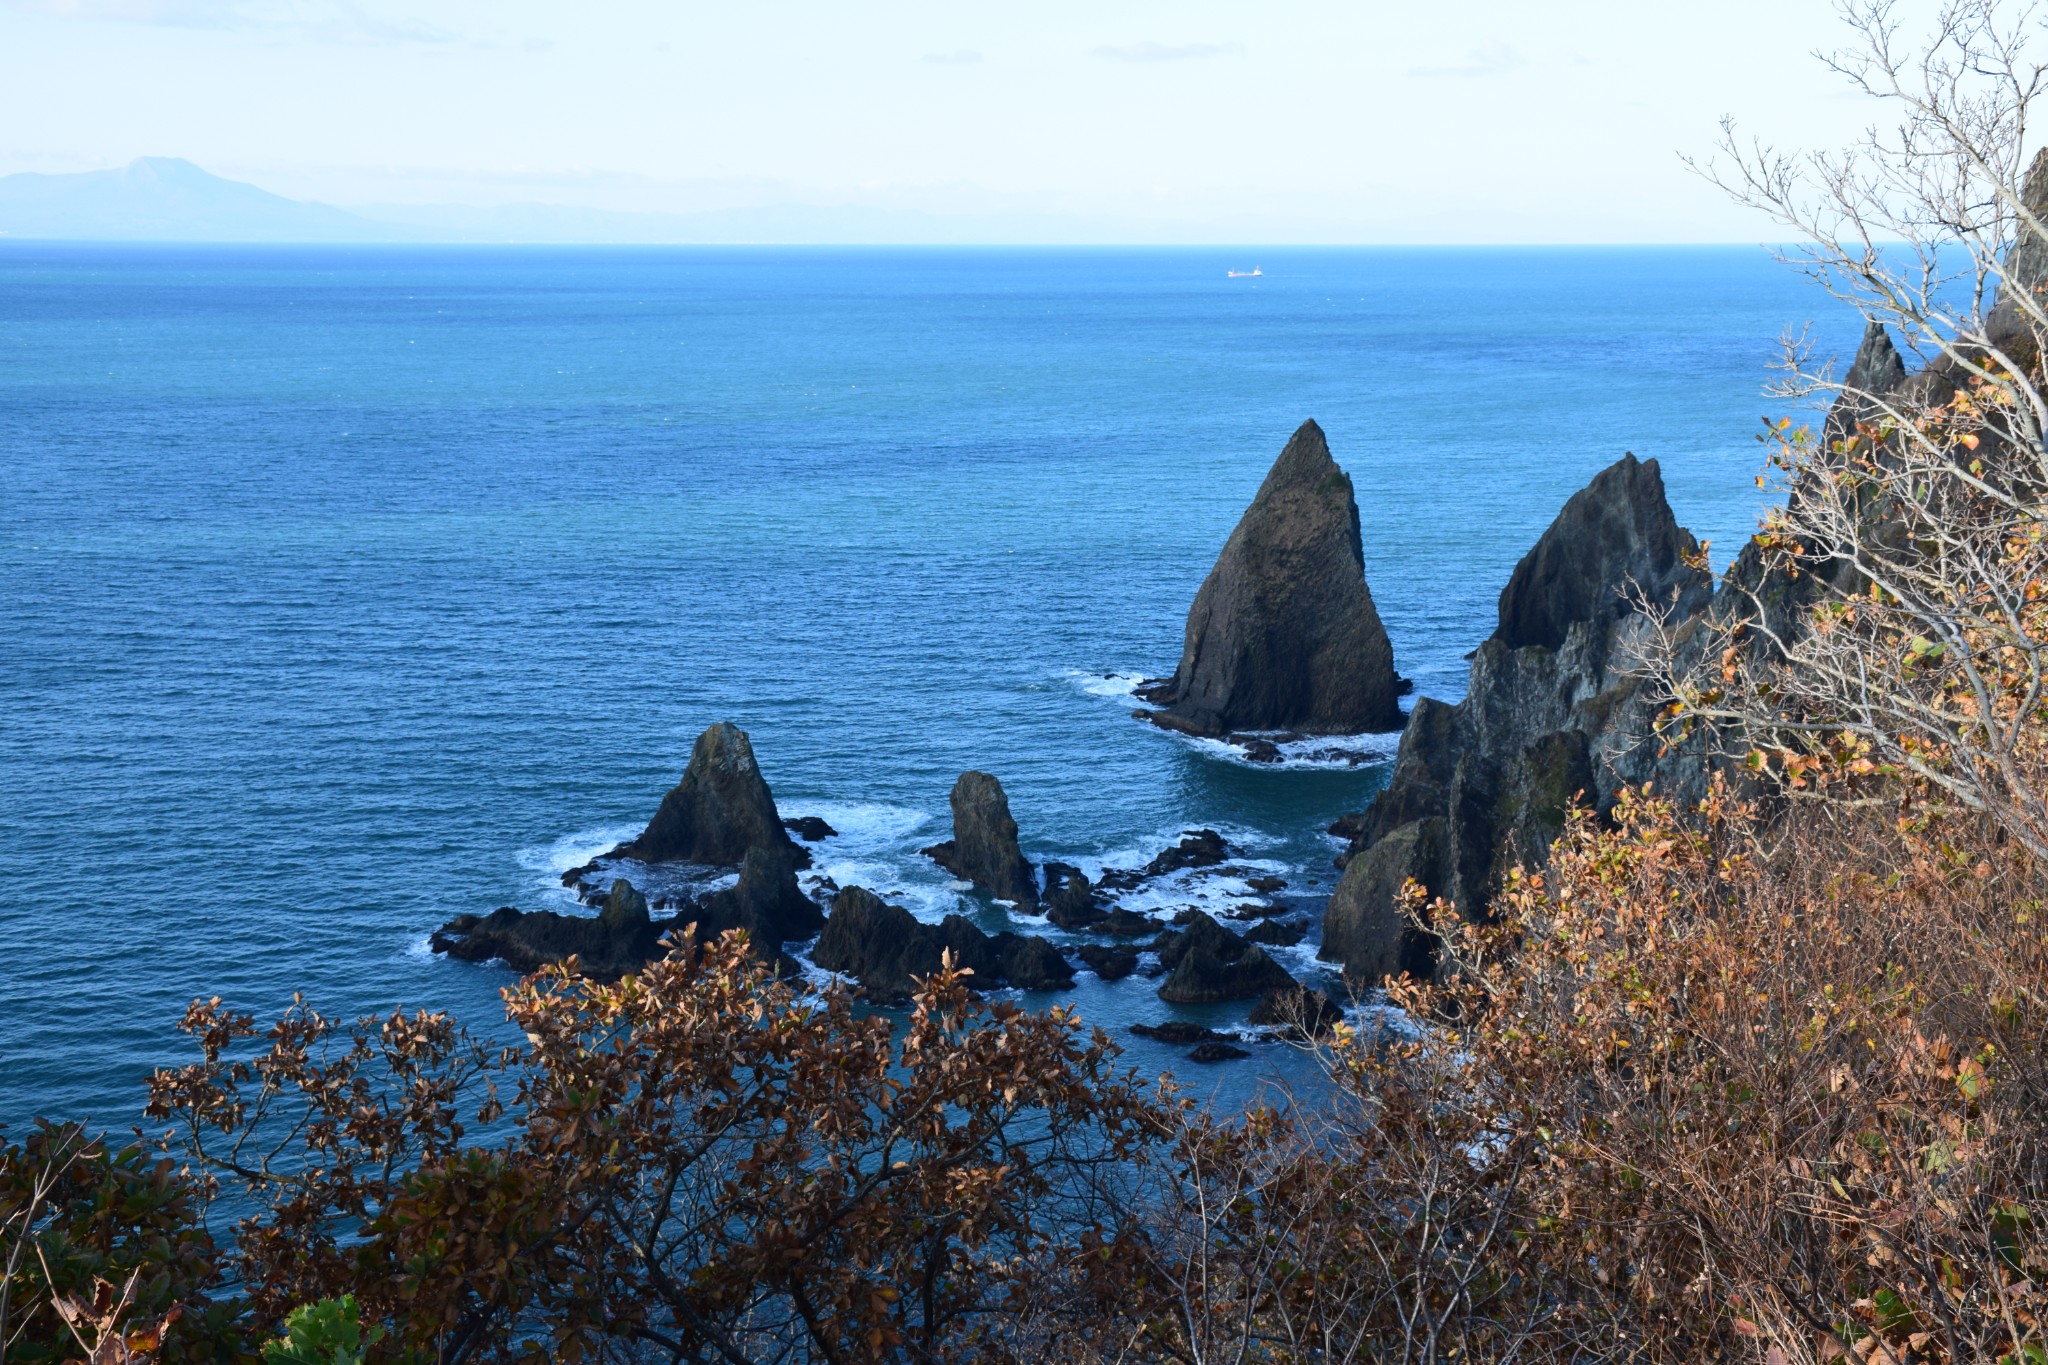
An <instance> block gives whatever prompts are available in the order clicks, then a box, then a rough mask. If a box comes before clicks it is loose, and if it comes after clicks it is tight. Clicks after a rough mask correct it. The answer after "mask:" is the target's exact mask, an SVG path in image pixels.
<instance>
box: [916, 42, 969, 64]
mask: <svg viewBox="0 0 2048 1365" xmlns="http://www.w3.org/2000/svg"><path fill="white" fill-rule="evenodd" d="M918 60H919V61H921V62H923V63H924V64H925V65H927V66H979V65H981V54H980V53H979V52H976V51H975V50H974V49H973V48H968V47H963V48H960V49H959V50H957V51H954V52H927V53H925V54H924V56H922V57H919V58H918Z"/></svg>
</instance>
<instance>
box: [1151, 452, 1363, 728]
mask: <svg viewBox="0 0 2048 1365" xmlns="http://www.w3.org/2000/svg"><path fill="white" fill-rule="evenodd" d="M1399 693H1400V681H1399V679H1398V678H1397V677H1396V676H1395V674H1394V650H1393V646H1392V644H1391V643H1389V641H1388V639H1387V632H1386V628H1385V627H1384V626H1382V625H1381V624H1380V616H1379V612H1378V610H1377V609H1376V608H1375V607H1374V606H1373V600H1372V591H1371V589H1370V588H1368V587H1367V586H1366V582H1365V553H1364V548H1363V545H1362V543H1361V541H1360V538H1359V530H1358V504H1357V501H1356V500H1355V499H1354V498H1353V496H1352V491H1351V479H1350V477H1349V476H1348V475H1346V474H1345V473H1344V471H1343V470H1342V469H1340V468H1338V466H1337V462H1336V461H1335V460H1334V459H1332V458H1331V456H1330V446H1329V442H1328V441H1327V440H1325V439H1324V437H1323V430H1322V428H1321V427H1319V426H1317V425H1316V424H1315V423H1314V422H1312V421H1310V422H1303V423H1302V424H1301V427H1300V429H1299V430H1298V431H1296V432H1295V433H1294V436H1293V439H1291V440H1290V441H1288V443H1287V446H1286V448H1285V449H1284V450H1282V451H1281V452H1280V458H1279V459H1277V460H1275V461H1274V462H1273V467H1272V469H1271V470H1270V471H1269V472H1268V473H1267V475H1266V479H1265V482H1264V483H1262V484H1260V485H1259V491H1258V495H1257V496H1256V497H1254V498H1253V499H1252V504H1251V506H1250V507H1249V508H1247V509H1246V510H1245V513H1244V516H1243V518H1242V519H1240V520H1239V522H1238V524H1237V528H1236V529H1235V530H1233V531H1232V532H1231V533H1230V538H1229V540H1227V541H1226V542H1225V543H1224V546H1223V552H1222V553H1221V554H1220V555H1218V556H1217V559H1216V565H1215V567H1214V568H1212V569H1211V570H1210V571H1209V576H1208V577H1207V578H1206V579H1204V580H1203V582H1202V586H1201V589H1200V591H1198V592H1197V593H1196V594H1195V600H1194V605H1193V606H1192V607H1190V608H1189V610H1188V620H1187V635H1186V639H1185V642H1184V644H1183V647H1182V650H1181V658H1180V666H1179V667H1178V668H1177V669H1176V670H1175V671H1174V673H1173V676H1172V677H1170V678H1167V679H1164V680H1162V681H1159V682H1155V683H1150V684H1147V685H1146V686H1144V687H1142V688H1140V689H1139V692H1138V695H1139V696H1140V697H1141V698H1142V699H1144V700H1146V701H1149V702H1152V703H1154V704H1156V705H1157V706H1159V707H1160V708H1161V709H1160V710H1157V711H1141V712H1139V713H1138V714H1139V715H1140V716H1142V717H1144V718H1145V719H1148V720H1151V721H1152V722H1153V723H1154V724H1157V725H1160V726H1164V727H1166V728H1168V729H1172V730H1179V731H1182V732H1185V733H1187V734H1192V735H1202V736H1212V737H1221V736H1227V735H1230V734H1232V733H1233V732H1236V731H1256V730H1268V731H1270V730H1284V731H1290V732H1296V733H1300V734H1306V735H1327V734H1358V733H1362V732H1365V731H1373V730H1395V729H1399V728H1400V726H1401V711H1400V706H1399V704H1398V702H1397V701H1396V698H1397V697H1398V695H1399Z"/></svg>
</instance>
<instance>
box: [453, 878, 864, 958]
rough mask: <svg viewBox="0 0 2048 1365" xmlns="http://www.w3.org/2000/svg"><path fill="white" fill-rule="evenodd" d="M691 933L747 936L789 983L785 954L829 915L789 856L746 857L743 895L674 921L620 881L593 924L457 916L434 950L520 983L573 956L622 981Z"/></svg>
mask: <svg viewBox="0 0 2048 1365" xmlns="http://www.w3.org/2000/svg"><path fill="white" fill-rule="evenodd" d="M692 924H694V925H695V926H696V934H695V939H696V941H697V942H698V943H708V942H710V941H711V940H713V939H715V938H717V937H719V936H720V935H722V934H724V933H725V932H726V931H728V930H731V929H744V930H745V931H746V933H747V940H748V945H749V946H750V947H751V948H752V949H753V951H754V954H755V955H756V956H757V957H760V958H761V959H763V960H764V961H767V962H772V963H774V964H776V968H777V970H778V971H780V972H782V973H783V974H784V975H787V974H789V973H790V972H792V971H794V970H795V969H796V964H795V962H794V961H793V960H791V959H790V958H789V957H788V956H787V955H786V954H784V953H783V952H782V945H783V944H784V943H788V942H792V941H797V940H801V939H807V938H810V937H811V936H812V935H814V934H816V933H817V932H818V930H819V929H820V928H821V927H822V926H823V924H824V915H823V912H821V911H820V910H819V909H818V906H817V904H816V903H815V902H814V901H812V900H811V899H810V897H808V896H806V895H804V894H803V891H802V889H801V888H799V887H798V885H797V880H796V862H795V857H794V853H793V851H792V850H790V849H775V848H757V849H753V850H750V851H749V852H748V854H747V856H746V861H745V862H744V864H743V865H742V866H741V869H740V878H739V884H738V885H736V886H733V887H729V888H727V889H725V890H722V891H713V892H710V893H709V894H707V895H704V896H701V897H699V898H697V899H696V900H694V901H688V902H685V903H683V904H682V905H681V906H680V907H679V908H678V911H677V913H676V914H673V915H670V916H666V917H663V918H659V919H657V918H655V917H653V916H652V915H650V914H649V913H648V907H647V897H646V896H644V895H642V894H641V893H640V891H639V890H638V889H636V888H635V887H634V886H633V884H632V883H631V882H628V881H626V880H625V879H624V878H623V877H621V878H618V879H616V880H614V881H613V882H612V887H611V891H610V892H609V894H607V895H606V897H605V899H604V901H603V903H602V906H601V908H600V909H599V911H598V913H597V916H596V917H595V918H587V917H585V916H582V915H562V914H557V913H556V912H554V911H552V910H517V909H514V908H512V907H511V906H504V907H502V908H500V909H497V910H493V911H492V912H491V913H490V914H488V915H483V916H477V915H457V916H456V917H455V918H454V919H452V920H450V921H448V923H446V924H444V925H442V926H441V928H440V929H439V930H438V931H437V932H436V933H435V934H434V936H433V937H432V938H431V939H430V940H429V945H430V946H431V947H432V948H433V950H434V951H435V952H437V953H446V954H448V956H450V957H453V958H458V959H461V960H462V961H466V962H490V961H502V962H504V963H505V964H506V965H507V966H509V967H511V968H512V969H513V970H514V971H517V972H522V973H524V972H534V971H538V970H540V969H541V968H542V967H544V966H546V965H548V964H549V963H552V962H565V961H567V960H568V959H569V958H570V957H572V956H573V957H574V958H576V959H577V968H578V970H579V971H580V972H581V973H582V974H583V975H585V976H591V977H596V978H598V979H600V980H616V979H618V978H619V977H621V976H624V975H625V974H626V973H628V972H634V971H638V970H639V969H640V968H641V967H644V966H645V965H647V964H648V963H649V962H652V961H654V960H656V959H657V958H661V957H666V956H667V955H668V953H669V949H668V947H667V946H665V945H664V943H663V940H664V939H667V938H669V937H671V936H672V935H678V934H681V933H682V932H683V931H684V930H686V929H688V928H689V926H691V925H692Z"/></svg>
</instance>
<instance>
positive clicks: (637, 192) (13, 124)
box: [0, 0, 1881, 243]
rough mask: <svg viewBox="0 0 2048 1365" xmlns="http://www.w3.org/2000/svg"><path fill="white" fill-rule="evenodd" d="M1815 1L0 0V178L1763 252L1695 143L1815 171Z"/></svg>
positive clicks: (1826, 86)
mask: <svg viewBox="0 0 2048 1365" xmlns="http://www.w3.org/2000/svg"><path fill="white" fill-rule="evenodd" d="M1842 34H1843V30H1842V29H1841V27H1840V23H1839V20H1838V19H1837V18H1836V17H1835V14H1834V9H1833V6H1832V4H1830V3H1829V0H1717V3H1716V4H1714V5H1710V6H1709V5H1679V4H1676V3H1672V2H1671V0H1629V2H1628V3H1619V2H1610V0H1550V2H1549V3H1546V4H1531V3H1529V0H1515V2H1514V3H1506V2H1504V0H1462V2H1461V3H1456V4H1436V5H1418V4H1414V3H1412V0H1403V2H1402V3H1398V4H1397V3H1388V2H1387V0H1259V2H1258V3H1247V2H1241V0H1087V2H1086V3H1073V2H1070V0H1031V3H1029V4H1023V3H1012V4H1007V5H991V4H979V3H972V0H947V2H946V3H924V2H923V0H865V2H864V3H860V4H853V3H846V2H845V0H840V3H821V2H819V0H745V2H744V3H739V4H733V3H723V4H718V5H705V4H699V3H694V2H691V0H580V2H579V3H575V4H567V3H561V2H560V0H556V2H555V3H538V2H537V0H0V174H8V173H12V172H16V171H44V172H65V171H81V170H93V169H100V168H104V167H112V166H118V165H122V164H125V163H126V162H128V161H130V160H131V159H133V158H135V157H138V156H145V155H150V156H173V157H183V158H187V159H189V160H191V161H194V162H196V163H198V164H199V165H201V166H203V167H205V168H206V169H207V170H209V171H212V172H214V173H215V174H218V175H224V176H229V177H232V178H235V179H240V180H248V181H251V182H254V183H256V184H259V185H261V186H263V187H264V188H266V189H269V190H272V191H275V192H277V193H280V194H285V195H289V196H292V197H295V198H303V199H315V200H320V201H323V202H326V203H331V204H337V205H341V206H344V207H362V206H375V205H390V204H472V205H501V204H515V203H547V204H558V205H570V206H574V207H577V208H582V209H605V210H617V211H638V212H663V213H685V212H693V211H699V210H705V209H724V208H736V207H748V206H756V205H763V204H781V203H802V204H820V205H861V206H867V207H870V208H883V209H892V210H910V211H917V212H923V213H932V214H943V215H965V216H969V217H974V218H977V219H979V220H982V221H985V222H986V223H987V224H988V228H989V231H990V233H991V235H992V238H993V239H1001V238H1002V236H1003V235H1004V234H1003V225H1004V224H1005V223H1006V222H1007V223H1011V224H1015V223H1018V222H1021V221H1024V220H1025V219H1036V220H1044V219H1048V218H1050V219H1059V220H1063V221H1066V222H1068V223H1070V224H1073V225H1075V230H1076V231H1078V232H1080V233H1081V234H1082V235H1084V236H1089V237H1091V238H1094V239H1099V240H1105V241H1111V240H1128V241H1173V240H1177V241H1264V242H1275V243H1279V242H1297V241H1298V242H1369V243H1377V242H1708V241H1722V242H1755V241H1763V240H1770V239H1772V238H1773V237H1774V236H1775V235H1776V234H1774V232H1773V230H1772V228H1771V226H1770V224H1769V223H1768V222H1766V221H1764V220H1761V219H1760V218H1758V217H1757V216H1756V215H1755V214H1753V213H1752V212H1750V211H1748V210H1744V209H1741V208H1738V207H1736V206H1734V205H1732V204H1730V203H1728V202H1727V201H1726V199H1725V198H1724V196H1723V195H1722V194H1721V193H1720V191H1718V190H1716V189H1715V188H1713V187H1712V186H1710V185H1708V184H1706V183H1704V182H1703V181H1701V180H1700V179H1699V178H1698V177H1697V176H1695V175H1694V174H1692V173H1691V172H1689V171H1688V170H1687V169H1686V167H1685V166H1684V164H1683V163H1682V162H1681V160H1680V158H1681V155H1683V154H1692V155H1695V156H1706V155H1709V154H1711V152H1712V144H1713V141H1714V139H1715V136H1716V134H1717V125H1718V122H1719V120H1720V119H1721V118H1722V117H1723V116H1724V115H1730V116H1733V117H1735V118H1736V119H1737V120H1738V121H1739V122H1740V124H1741V125H1742V127H1743V128H1744V130H1745V131H1746V132H1754V133H1758V134H1761V135H1763V136H1766V137H1768V138H1771V139H1773V140H1775V141H1780V142H1783V143H1787V144H1791V145H1797V146H1833V145H1838V144H1840V143H1842V142H1844V141H1846V140H1847V139H1849V138H1850V137H1852V136H1853V135H1854V134H1855V132H1856V131H1857V130H1858V129H1859V128H1860V127H1861V126H1863V125H1864V124H1865V123H1867V122H1869V121H1870V120H1871V119H1872V117H1873V116H1874V115H1875V114H1877V113H1879V112H1881V111H1879V110H1877V109H1875V107H1874V106H1873V105H1872V104H1871V103H1870V101H1868V100H1867V99H1865V98H1863V97H1861V96H1856V95H1853V94H1851V93H1849V92H1847V91H1846V90H1845V89H1844V88H1843V87H1842V85H1841V83H1840V81H1839V79H1838V78H1835V77H1833V76H1830V75H1829V74H1828V73H1826V72H1825V71H1823V70H1822V69H1821V67H1820V65H1819V63H1818V62H1817V60H1816V59H1815V58H1814V56H1813V53H1814V51H1815V50H1816V49H1821V48H1833V47H1837V46H1839V45H1840V42H1841V40H1842Z"/></svg>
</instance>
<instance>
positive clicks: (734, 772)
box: [606, 721, 811, 867]
mask: <svg viewBox="0 0 2048 1365" xmlns="http://www.w3.org/2000/svg"><path fill="white" fill-rule="evenodd" d="M752 848H787V849H789V850H791V851H792V852H793V854H794V855H795V856H796V858H797V860H798V861H797V865H798V866H800V867H808V866H810V858H811V855H810V854H809V853H806V852H804V851H803V850H802V849H801V848H799V847H798V846H797V845H796V843H795V842H794V841H793V840H791V839H790V837H789V831H788V830H787V829H785V828H783V824H782V817H781V816H779V815H777V814H776V811H775V797H774V795H773V794H772V793H770V792H769V790H768V783H767V781H766V780H765V779H763V778H762V776H761V769H760V768H759V766H757V765H756V764H755V762H754V746H753V745H752V743H750V742H749V741H748V739H747V732H746V731H744V730H742V729H740V728H739V727H738V726H735V725H730V724H728V723H726V722H724V721H720V722H719V723H718V724H716V725H714V726H712V727H711V728H710V729H708V730H706V731H705V732H704V733H703V734H701V735H699V736H697V742H696V744H695V745H694V746H693V747H692V748H691V750H690V766H689V767H688V768H687V769H685V770H684V772H683V780H682V781H681V782H679V783H677V784H676V785H675V787H674V788H673V789H672V790H670V792H669V793H668V795H666V796H664V797H662V799H661V807H660V809H658V810H657V811H655V813H654V818H653V819H652V820H650V821H648V822H647V828H646V829H644V830H642V831H641V832H640V836H639V837H638V838H636V839H634V840H633V841H631V842H630V843H624V844H620V845H619V846H618V847H617V848H615V849H613V850H612V851H611V852H610V853H609V854H608V855H606V856H607V857H613V858H635V859H638V860H639V861H641V862H646V863H667V862H688V863H708V864H710V865H712V866H716V867H733V866H737V865H738V864H739V863H741V862H742V861H744V860H745V858H746V856H747V850H748V849H752Z"/></svg>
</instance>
